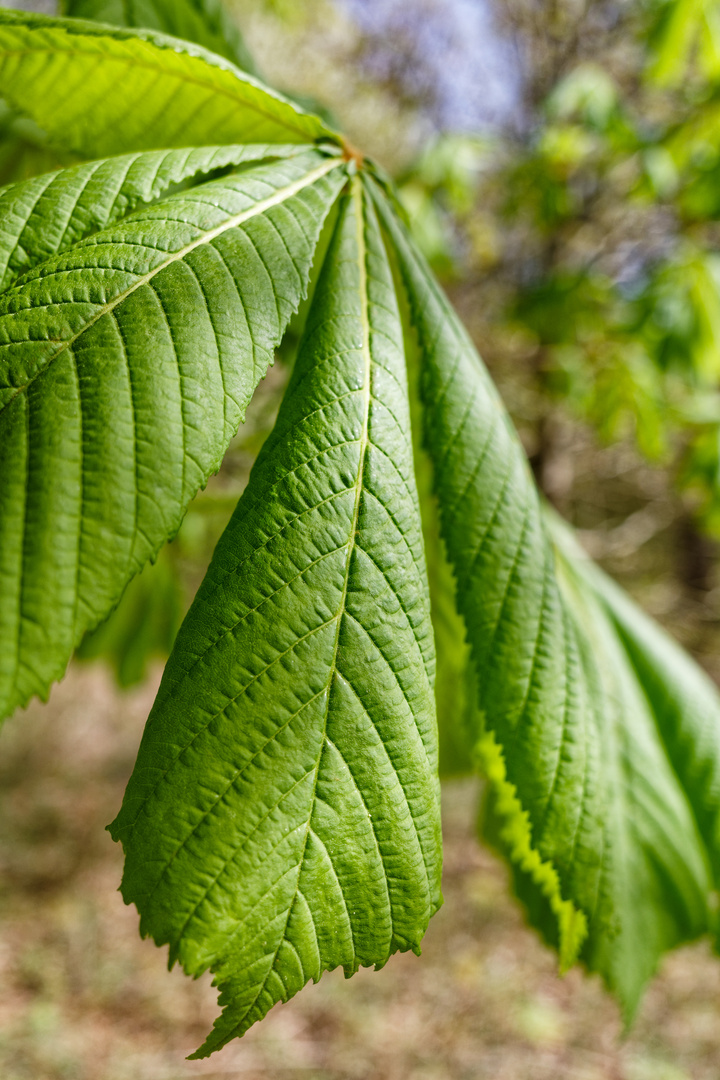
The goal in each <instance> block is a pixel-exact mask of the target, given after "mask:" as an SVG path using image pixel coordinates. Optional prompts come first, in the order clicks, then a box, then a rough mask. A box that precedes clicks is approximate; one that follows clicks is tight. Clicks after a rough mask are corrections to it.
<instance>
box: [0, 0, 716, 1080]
mask: <svg viewBox="0 0 720 1080" xmlns="http://www.w3.org/2000/svg"><path fill="white" fill-rule="evenodd" d="M7 6H16V7H24V8H27V9H31V10H45V11H53V10H54V9H55V5H54V4H53V3H51V2H49V3H42V2H31V0H28V2H23V3H16V4H14V5H7ZM228 7H229V8H230V9H231V10H232V11H233V13H234V15H235V16H236V19H237V21H238V24H239V25H240V27H241V29H242V31H243V34H244V36H245V39H246V42H247V44H248V47H249V49H250V51H251V52H252V54H253V56H254V57H255V59H256V61H257V65H258V68H259V69H260V71H261V72H262V73H263V74H264V75H265V76H266V78H267V79H268V81H270V82H272V83H273V84H274V85H276V86H278V87H280V88H282V89H284V90H286V91H287V92H289V93H292V94H294V95H296V96H298V97H299V98H300V99H301V100H303V101H309V102H313V103H314V105H315V107H320V108H322V109H324V110H327V112H328V113H329V114H330V115H332V117H333V118H334V119H335V121H336V122H337V124H339V125H340V126H341V127H342V128H343V130H344V131H346V132H347V134H348V135H349V137H350V139H351V140H352V142H353V143H355V144H356V145H357V146H359V147H361V148H362V149H363V151H364V152H366V153H367V154H368V155H370V156H371V157H373V158H375V159H376V160H377V161H379V162H380V163H381V164H382V165H383V166H384V167H385V168H386V169H387V170H388V171H389V172H390V173H391V174H392V176H393V177H394V179H395V181H396V184H397V187H398V191H399V194H400V197H401V199H402V200H403V202H404V204H405V207H406V209H407V213H408V216H409V219H410V221H411V224H412V227H413V229H414V230H415V233H416V236H417V238H418V240H419V242H420V243H421V245H422V247H423V249H424V251H425V253H426V255H427V256H428V258H429V259H430V261H431V263H432V264H433V266H434V268H435V270H436V272H437V273H438V275H439V276H440V278H441V280H442V281H443V283H444V284H445V287H446V288H447V290H448V292H449V294H450V296H451V299H452V301H453V303H454V304H455V306H456V307H457V309H458V310H459V312H460V314H461V316H462V318H463V320H464V321H465V323H466V325H467V326H468V328H469V329H470V331H471V333H472V336H473V337H474V339H475V341H476V343H477V345H478V347H479V349H480V351H481V353H482V355H483V357H484V359H485V361H486V363H487V364H488V366H489V368H490V370H491V372H492V375H493V377H494V379H495V381H496V383H497V384H498V386H499V388H500V390H501V393H502V395H503V398H504V400H505V402H506V403H507V405H508V408H509V410H510V412H511V414H512V416H513V419H514V421H515V424H516V426H517V427H518V430H519V432H520V434H521V437H522V439H523V442H524V444H525V447H526V450H527V453H528V456H529V459H530V462H531V465H532V467H533V470H534V472H535V475H536V478H537V481H538V484H539V485H540V487H541V489H542V491H543V492H544V493H545V495H546V496H547V498H548V499H549V500H550V501H551V502H552V503H553V504H554V505H555V506H556V508H557V509H558V510H559V511H560V513H561V514H562V515H563V516H564V517H565V518H567V519H568V520H569V521H570V522H572V524H573V525H575V527H576V528H577V529H578V530H579V535H580V538H581V541H582V543H583V544H584V545H585V547H586V548H587V550H588V551H589V552H590V553H591V554H592V555H593V556H594V557H595V558H596V559H598V561H599V562H600V563H601V564H602V565H603V566H604V568H605V569H606V570H607V571H609V573H611V574H612V575H613V577H615V578H616V579H617V580H618V581H620V582H621V584H622V585H623V586H624V587H625V588H627V589H628V590H629V591H630V592H631V593H632V594H633V595H634V596H635V597H636V599H637V600H638V601H639V602H640V603H641V604H642V605H643V607H644V608H645V609H646V610H648V611H649V612H650V613H651V614H652V615H654V616H655V617H656V618H657V619H658V620H659V621H660V622H661V623H663V624H664V625H665V626H666V627H667V628H668V629H669V630H670V632H671V633H672V634H673V635H674V636H675V637H676V638H678V639H679V640H680V641H681V642H682V643H683V644H684V645H685V646H686V647H687V648H688V649H689V650H690V651H691V652H692V653H693V655H694V656H695V657H696V658H697V659H698V661H699V662H700V663H701V664H702V665H703V666H704V667H705V668H706V669H707V670H708V672H709V673H710V674H711V676H712V677H713V678H715V679H716V680H717V681H720V570H719V567H720V559H719V556H720V0H413V2H412V3H410V2H408V0H234V2H232V0H228ZM63 160H64V159H63V156H62V153H61V152H58V150H57V149H56V148H52V147H48V146H47V145H46V143H45V142H44V140H43V137H42V133H40V132H38V131H36V130H35V129H34V128H32V126H31V125H29V124H27V123H26V122H25V121H22V120H18V118H17V117H14V116H12V115H10V114H9V113H5V112H1V113H0V184H3V183H7V182H8V181H9V180H10V179H13V178H15V177H17V176H22V175H32V174H33V173H36V172H40V171H44V170H45V169H47V168H53V167H56V166H57V165H58V163H61V162H62V161H63ZM292 352H293V340H292V335H291V336H290V339H289V340H288V342H287V343H286V345H285V346H284V348H283V349H282V350H281V353H280V355H279V357H278V362H277V364H276V366H275V367H274V368H273V369H272V371H271V373H270V374H269V376H268V378H267V379H266V380H265V381H264V383H263V384H262V385H261V387H260V389H259V391H258V393H257V395H256V399H255V401H254V402H253V405H252V406H251V409H250V411H249V414H248V421H247V423H246V424H245V425H244V426H243V428H242V429H241V431H240V433H239V435H238V437H237V439H236V440H235V442H234V443H233V445H232V447H231V449H230V452H229V453H228V456H227V458H226V461H225V463H224V465H223V467H222V470H221V472H220V473H219V474H218V476H216V477H214V478H213V479H212V480H211V482H210V484H209V485H208V488H207V490H206V491H205V492H203V493H201V494H200V496H199V497H198V498H197V499H196V500H195V502H194V503H193V504H192V505H191V507H190V510H189V512H188V515H187V517H186V519H185V522H184V524H183V526H182V528H181V530H180V533H179V535H178V537H177V538H176V539H175V540H174V541H173V543H172V544H170V545H168V547H167V548H166V549H165V550H164V552H163V553H162V555H161V557H160V558H159V559H158V562H157V564H156V565H155V566H154V567H152V568H150V569H148V570H147V571H146V572H145V573H144V574H143V575H141V577H140V578H138V579H136V581H135V582H134V583H132V584H131V586H130V587H129V589H128V591H127V593H126V595H125V597H124V599H123V601H122V602H121V604H120V606H119V608H118V610H117V611H116V612H115V614H114V615H113V616H111V619H110V620H109V621H108V623H107V624H106V625H105V626H103V627H101V628H100V629H99V630H98V631H97V632H95V633H94V634H93V635H91V636H90V637H89V638H87V639H86V640H85V642H84V643H83V645H82V648H81V650H80V656H79V657H78V658H77V659H76V661H75V662H74V663H73V665H72V666H71V669H70V671H69V673H68V675H67V677H66V679H65V680H64V682H63V683H62V684H60V685H59V686H57V687H56V688H55V690H54V691H53V693H52V696H51V699H50V702H49V704H47V705H41V704H39V703H33V704H32V705H31V706H30V707H29V709H28V710H26V711H25V712H24V713H21V714H19V715H17V716H16V717H14V718H12V720H10V721H9V722H8V724H7V725H6V728H5V730H4V731H3V734H2V753H0V819H1V820H2V827H1V828H0V1077H2V1078H3V1080H181V1078H188V1077H205V1078H209V1077H212V1078H215V1080H221V1078H230V1077H246V1078H250V1080H255V1078H257V1080H269V1078H279V1080H290V1078H292V1080H295V1078H298V1080H299V1078H303V1080H339V1078H348V1080H356V1078H357V1080H365V1078H368V1080H370V1078H373V1080H374V1078H378V1080H405V1078H412V1080H444V1078H452V1080H481V1078H482V1080H485V1078H486V1077H487V1078H488V1080H489V1078H493V1080H600V1078H611V1080H717V1078H718V1077H720V962H719V961H717V960H716V959H713V958H712V957H711V955H710V949H709V946H708V945H707V944H706V943H698V944H697V945H695V946H692V947H690V948H686V949H684V950H681V951H679V952H677V953H676V954H674V955H672V956H671V957H669V958H668V959H667V960H666V962H665V963H664V965H663V968H662V971H661V972H660V974H659V976H658V978H657V980H656V981H655V982H654V984H653V985H652V987H651V988H650V990H649V992H648V994H647V997H646V999H645V1002H644V1004H643V1006H642V1008H641V1010H640V1014H639V1017H638V1019H637V1022H636V1024H635V1026H634V1028H633V1029H632V1031H631V1032H630V1034H629V1035H624V1034H623V1031H622V1027H621V1022H620V1018H619V1014H618V1010H617V1008H616V1006H615V1005H614V1003H613V1002H612V1001H611V1000H610V999H609V998H608V997H607V995H606V994H605V993H604V991H603V990H602V988H601V986H600V984H599V981H598V980H597V979H596V978H594V977H593V978H589V977H587V976H585V975H584V974H582V973H581V972H579V971H573V972H571V973H570V974H569V975H568V976H566V977H565V978H563V979H560V978H559V977H558V976H557V974H556V961H555V958H554V957H553V955H552V954H551V953H550V952H549V951H548V950H547V949H546V948H545V947H544V946H543V945H541V943H540V942H539V940H538V938H537V937H536V935H535V934H534V933H533V932H532V931H530V930H529V929H527V928H526V927H525V925H524V922H523V917H522V912H521V910H520V909H519V907H518V905H517V904H516V902H515V901H514V900H513V899H512V898H511V896H510V893H509V885H508V880H507V874H506V871H505V869H504V868H503V866H502V865H501V864H500V863H499V861H498V860H497V859H496V858H495V857H494V855H493V854H492V853H491V852H489V851H488V850H486V849H483V848H482V847H481V846H480V845H479V844H478V842H477V840H476V833H477V816H478V806H479V801H480V786H481V785H480V781H479V780H478V779H477V778H473V777H468V776H464V775H462V774H463V772H464V764H465V762H466V760H467V755H466V753H465V752H464V748H463V747H462V746H461V745H460V746H459V745H457V740H455V741H453V740H448V739H445V740H444V742H443V768H444V772H445V774H446V776H447V779H446V780H445V781H444V786H443V813H444V828H445V833H446V864H445V884H444V892H445V899H446V903H445V907H444V908H443V909H442V911H441V912H440V913H439V914H438V916H437V917H436V918H435V919H434V920H433V923H432V925H431V928H430V931H429V932H428V935H427V939H426V946H425V949H424V955H423V957H422V958H421V959H418V958H416V957H414V956H398V957H395V958H393V959H392V960H391V961H390V963H389V964H388V965H387V967H386V969H385V970H384V971H383V972H382V973H381V974H374V973H372V972H365V971H362V972H360V973H359V975H357V976H356V977H355V978H354V979H353V980H351V981H350V982H347V983H346V982H344V980H343V978H342V976H341V975H340V974H338V973H334V974H331V975H326V976H325V977H324V978H323V980H322V982H321V983H320V985H319V986H317V987H309V988H307V989H306V990H305V991H303V992H302V993H301V994H300V995H299V996H298V997H297V998H296V999H295V1000H294V1001H293V1002H291V1003H290V1004H288V1005H285V1006H280V1007H277V1008H275V1009H274V1010H273V1011H272V1012H271V1014H270V1015H269V1016H268V1017H267V1018H266V1020H264V1021H263V1022H262V1024H260V1025H258V1026H257V1027H256V1028H254V1029H252V1030H251V1031H250V1033H249V1034H248V1035H246V1036H245V1037H244V1038H243V1039H242V1040H241V1041H240V1042H237V1043H235V1044H233V1045H231V1046H229V1047H228V1048H226V1049H225V1050H223V1051H222V1052H221V1053H219V1054H217V1055H215V1056H214V1057H213V1058H211V1059H210V1060H209V1061H208V1062H192V1063H190V1062H185V1061H184V1060H183V1058H184V1055H185V1054H186V1053H189V1052H190V1051H192V1050H193V1049H194V1048H195V1046H196V1045H197V1044H198V1043H199V1041H201V1039H202V1038H203V1036H204V1035H205V1033H206V1031H207V1029H208V1028H209V1026H210V1025H211V1023H212V1019H213V1017H214V1015H215V1004H214V992H213V990H212V988H211V987H210V981H209V979H201V980H199V981H198V982H196V983H193V982H191V981H190V980H187V979H186V978H184V977H183V976H182V975H181V974H180V973H179V972H172V973H170V974H168V973H167V971H166V970H165V956H164V952H160V951H159V950H157V949H155V948H154V946H153V945H152V944H150V943H149V942H143V941H141V940H140V939H139V937H138V935H137V922H136V917H135V914H134V911H133V910H130V909H127V908H125V907H124V905H123V903H122V901H121V899H120V896H119V894H118V893H117V891H116V889H117V885H118V882H119V878H120V873H121V853H120V851H119V850H118V849H117V848H116V847H115V846H114V845H113V844H112V842H111V841H110V839H109V837H108V835H107V833H105V832H104V826H105V824H106V823H107V822H108V821H110V820H111V819H112V818H113V817H114V816H115V814H116V812H117V808H118V806H119V803H120V800H121V797H122V792H123V788H124V785H125V782H126V780H127V777H128V776H129V773H130V770H131V768H132V763H133V760H134V755H135V752H136V749H137V745H138V742H139V738H140V734H141V731H142V725H143V723H144V719H145V717H146V715H147V712H148V710H149V707H150V705H151V703H152V700H153V696H154V693H155V690H156V688H157V684H158V681H159V675H160V671H161V665H162V659H163V657H164V656H166V655H167V651H168V649H169V647H170V645H171V643H172V640H173V636H174V633H175V631H176V629H177V626H178V624H179V621H180V619H181V618H182V614H183V612H184V610H185V609H186V607H187V604H188V602H189V599H190V597H191V596H192V594H193V592H194V590H195V588H196V587H197V584H198V583H199V581H200V579H201V577H202V574H203V572H204V569H205V566H206V565H207V562H208V560H209V557H210V554H211V551H212V547H213V545H214V543H215V541H216V539H217V537H218V536H219V534H220V532H221V531H222V529H223V527H224V525H225V523H226V521H227V520H228V518H229V516H230V513H231V512H232V509H233V507H234V505H235V503H236V501H237V498H238V496H239V495H240V493H241V492H242V490H243V487H244V485H245V483H246V481H247V476H248V473H249V469H250V467H251V465H252V461H253V459H254V456H255V454H256V453H257V450H258V449H259V447H260V445H261V444H262V441H263V439H264V438H265V436H266V435H267V434H268V432H269V430H270V428H271V426H272V422H273V418H274V415H275V412H276V410H277V407H278V404H279V400H280V397H281V396H282V391H283V387H284V385H285V382H286V380H287V373H288V369H289V363H290V362H291V360H292ZM453 678H454V676H453V671H452V664H450V667H449V669H448V674H447V679H448V682H447V683H446V685H448V686H449V685H450V683H451V682H452V680H453ZM438 704H439V711H440V720H441V726H442V720H443V715H446V716H447V715H448V710H451V709H455V710H457V708H458V698H457V695H456V694H455V695H450V693H449V692H448V693H447V694H445V693H444V692H441V695H440V700H439V703H438Z"/></svg>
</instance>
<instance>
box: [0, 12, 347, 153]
mask: <svg viewBox="0 0 720 1080" xmlns="http://www.w3.org/2000/svg"><path fill="white" fill-rule="evenodd" d="M0 95H2V96H3V97H5V98H6V99H7V100H8V101H9V102H10V104H11V105H13V106H14V107H15V108H17V109H18V110H20V111H21V112H22V113H23V114H24V115H27V116H29V117H31V118H32V119H33V120H34V121H35V122H36V123H37V124H39V125H40V127H41V128H42V129H43V130H44V131H46V132H47V133H48V135H49V136H51V137H52V138H54V139H56V140H57V141H58V142H59V143H60V144H61V145H62V146H65V147H69V148H71V149H74V150H76V151H77V152H78V153H80V154H81V155H83V156H84V157H88V158H97V157H101V156H104V155H110V154H122V153H126V152H135V151H138V150H156V149H165V148H168V147H180V146H183V147H189V146H207V145H208V144H217V145H227V144H237V143H265V142H269V143H308V142H313V141H314V140H316V139H321V138H325V137H330V138H333V137H334V135H333V132H331V131H330V129H329V128H327V127H326V126H325V124H324V123H323V122H322V121H321V120H319V119H318V118H317V117H315V116H312V115H311V114H310V113H306V112H304V111H303V110H302V109H301V108H300V107H299V106H297V105H295V104H293V103H292V102H291V101H289V100H287V99H286V98H284V97H282V95H280V94H278V93H276V92H275V91H273V90H270V89H269V88H267V87H265V86H263V84H262V83H260V82H259V81H258V80H257V79H255V78H253V77H252V76H251V75H248V74H247V73H246V72H243V71H241V70H240V69H239V68H237V67H235V66H234V65H233V64H231V63H230V61H228V60H224V59H223V58H222V57H219V56H217V55H215V54H214V53H210V52H208V51H207V50H205V49H203V48H201V47H200V46H198V45H192V44H190V43H188V42H184V41H180V40H179V39H177V38H170V37H166V36H164V35H163V34H159V33H157V32H154V31H150V30H130V29H115V28H112V27H109V26H104V25H101V24H99V23H93V22H85V21H82V20H79V19H53V18H48V17H47V16H41V15H28V14H25V13H22V12H12V11H6V10H4V9H3V10H0Z"/></svg>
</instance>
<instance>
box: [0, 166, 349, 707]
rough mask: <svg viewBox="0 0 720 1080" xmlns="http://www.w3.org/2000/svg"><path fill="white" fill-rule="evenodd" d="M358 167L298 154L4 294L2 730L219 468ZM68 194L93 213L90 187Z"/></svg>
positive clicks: (54, 262)
mask: <svg viewBox="0 0 720 1080" xmlns="http://www.w3.org/2000/svg"><path fill="white" fill-rule="evenodd" d="M239 154H240V157H241V158H242V155H243V154H244V151H240V152H239ZM212 159H213V154H212V152H211V154H210V156H209V159H208V160H212ZM157 163H158V162H157V160H156V164H157ZM127 164H128V163H127V159H124V160H122V161H121V162H120V163H119V165H118V168H117V172H116V179H117V189H118V190H120V189H122V188H123V185H125V191H126V192H127V191H128V190H129V187H128V180H127V178H128V175H130V174H129V173H128V170H127ZM191 164H192V165H193V166H194V164H195V162H194V159H192V156H191ZM165 165H166V166H167V160H166V159H165ZM342 166H343V163H342V161H341V160H340V159H339V158H336V157H332V156H330V157H328V156H326V155H324V154H322V153H319V152H316V151H305V152H302V151H301V152H299V153H298V154H297V155H296V156H295V157H290V158H286V159H281V160H278V161H273V162H269V163H267V164H259V165H257V166H255V167H250V168H247V169H246V170H245V171H242V172H239V173H236V174H231V175H229V176H227V177H225V178H223V179H220V180H216V181H212V182H209V183H205V184H200V185H199V186H197V187H194V188H190V189H188V190H185V191H181V192H178V193H177V194H175V195H170V196H169V197H168V198H166V199H165V200H163V201H161V202H158V203H155V204H154V205H150V206H147V207H144V208H142V209H136V210H135V212H134V213H132V214H130V215H129V216H128V217H126V218H124V219H123V220H121V221H115V222H114V223H112V224H110V225H107V226H106V227H104V228H101V229H100V230H99V231H98V232H94V233H91V234H90V235H88V236H86V237H85V238H84V239H82V240H80V241H79V242H77V243H75V244H73V246H71V247H70V248H68V249H67V250H65V251H61V252H60V253H59V254H57V255H52V256H51V257H50V258H48V259H46V260H45V261H44V262H40V263H39V264H38V265H36V266H35V267H34V268H33V269H31V270H29V271H28V272H26V273H25V274H24V276H23V277H22V278H21V279H20V280H19V281H16V282H15V284H14V285H13V286H12V287H10V288H9V289H7V290H6V291H5V292H4V293H2V294H0V574H1V575H2V579H3V582H4V584H3V589H2V592H1V593H0V641H1V642H2V647H1V648H0V715H2V716H4V715H6V714H7V713H9V712H10V711H12V709H13V708H14V707H15V706H16V705H18V704H22V703H25V702H26V701H27V700H28V699H29V697H30V696H31V695H32V694H34V693H38V692H39V693H44V692H45V691H46V689H47V687H48V686H49V684H50V683H51V682H52V681H53V680H54V679H56V678H58V677H59V676H60V675H62V673H63V671H64V668H65V665H66V663H67V660H68V659H69V657H70V654H71V652H72V650H73V648H74V647H75V645H76V644H77V643H78V642H79V640H80V638H81V637H82V635H83V633H84V632H85V630H86V629H88V628H89V627H92V626H94V625H95V624H97V623H98V622H99V621H100V620H101V619H102V618H104V617H105V616H106V615H107V614H108V612H109V611H110V610H111V608H112V607H113V606H114V605H115V604H116V603H117V601H118V599H119V597H120V595H121V593H122V590H123V588H124V587H125V585H126V583H127V581H128V580H129V579H130V578H131V577H132V576H133V575H134V574H135V573H136V572H137V571H138V570H140V569H141V568H142V566H143V565H144V563H145V562H146V561H147V559H148V558H151V557H153V556H154V555H155V553H156V552H157V550H158V549H159V547H160V546H161V544H162V543H164V542H165V540H167V539H168V538H169V537H171V536H172V535H173V534H174V533H175V531H176V530H177V528H178V526H179V524H180V521H181V520H182V516H183V513H184V511H185V507H186V506H187V503H188V501H189V500H190V499H191V498H192V497H193V495H194V494H195V493H196V491H197V490H198V488H199V487H200V486H201V485H203V484H204V483H205V482H206V480H207V478H208V476H209V475H210V474H211V473H212V472H213V471H215V470H217V468H218V467H219V464H220V461H221V460H222V456H223V454H224V451H225V449H226V447H227V444H228V442H229V441H230V439H231V438H232V436H233V435H234V434H235V432H236V430H237V427H238V424H239V423H240V421H241V420H242V418H243V415H244V412H245V408H246V406H247V404H248V402H249V400H250V397H251V395H252V393H253V390H254V389H255V386H256V385H257V383H258V381H259V380H260V378H262V376H263V375H264V374H265V371H266V369H267V366H268V364H270V363H271V362H272V358H273V350H274V348H275V347H276V345H277V344H278V342H279V341H280V338H281V337H282V333H283V331H284V329H285V326H286V325H287V322H288V320H289V318H290V316H291V315H292V313H293V312H294V311H295V310H296V309H297V307H298V304H299V303H300V300H301V298H302V296H303V294H304V292H305V290H306V287H307V281H308V275H309V272H310V266H311V262H312V258H313V253H314V249H315V245H316V243H317V239H318V236H319V233H320V230H321V228H322V225H323V222H324V220H325V216H326V215H327V213H328V211H329V209H330V207H331V206H332V204H333V202H334V201H335V199H336V196H337V193H338V191H339V190H340V187H341V186H342V183H343V182H344V168H343V167H342ZM102 168H109V169H110V171H112V167H111V166H102ZM135 172H136V174H142V173H143V170H142V168H140V167H138V168H137V169H136V170H135ZM78 175H80V174H78V173H77V172H76V173H74V178H75V180H77V177H78ZM191 175H192V174H191ZM29 183H31V184H33V183H35V182H34V181H30V182H29ZM54 185H57V186H56V188H55V191H56V194H58V195H59V194H60V193H61V192H62V191H63V190H65V191H66V192H67V191H72V192H73V199H71V200H70V204H71V205H74V206H79V205H81V203H82V195H81V193H80V201H79V202H78V201H77V200H76V199H75V196H76V195H78V194H79V193H78V186H77V184H76V183H73V182H70V183H69V184H68V185H67V186H66V187H65V188H64V187H63V183H62V181H61V180H60V179H58V180H57V181H53V182H52V184H51V185H50V188H45V190H46V191H47V190H51V189H52V187H53V186H54ZM140 187H141V188H142V184H141V185H140ZM145 190H146V191H147V190H148V189H147V188H145ZM15 196H16V201H15V204H14V205H16V206H18V207H22V206H25V205H26V204H25V202H24V201H23V199H22V198H21V197H20V195H19V190H17V189H16V191H15ZM73 200H75V201H74V202H73ZM60 203H61V208H60V215H59V216H60V219H61V221H62V220H64V218H65V216H66V213H67V210H68V206H66V205H64V200H63V199H60ZM106 212H108V204H107V203H106V202H103V200H100V215H101V217H102V215H104V214H105V213H106ZM110 213H111V216H112V213H113V211H112V208H111V209H110ZM81 216H82V215H81ZM90 217H92V215H90ZM70 218H71V220H77V218H76V219H72V212H71V214H70ZM49 231H50V232H51V230H49ZM14 232H15V235H17V233H18V230H17V229H15V230H14ZM7 235H8V236H9V237H10V243H9V245H8V246H10V247H12V246H13V245H12V236H13V230H12V229H11V230H10V231H9V233H7ZM29 248H31V249H32V245H31V244H29ZM13 250H16V249H15V248H13Z"/></svg>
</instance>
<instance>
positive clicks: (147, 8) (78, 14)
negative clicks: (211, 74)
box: [63, 0, 255, 73]
mask: <svg viewBox="0 0 720 1080" xmlns="http://www.w3.org/2000/svg"><path fill="white" fill-rule="evenodd" d="M63 14H64V15H69V16H70V17H71V18H74V19H94V20H96V21H97V22H105V23H111V24H112V25H113V26H141V27H146V28H147V29H148V30H159V31H160V32H161V33H163V34H170V35H171V36H172V37H176V38H181V39H182V40H184V41H194V42H195V44H196V45H202V46H203V48H205V49H208V50H209V51H210V52H213V53H217V54H218V56H224V57H225V58H226V59H227V60H231V61H232V62H233V63H234V64H237V65H238V67H241V68H242V69H243V71H249V72H251V73H255V66H254V64H253V61H252V58H251V56H250V54H249V53H248V51H247V49H246V47H245V42H244V41H243V39H242V35H241V33H240V31H239V30H238V28H237V26H236V25H235V23H234V22H233V20H232V19H231V18H230V16H229V15H228V13H227V11H226V10H225V6H224V4H223V3H222V0H66V2H65V4H64V11H63Z"/></svg>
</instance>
